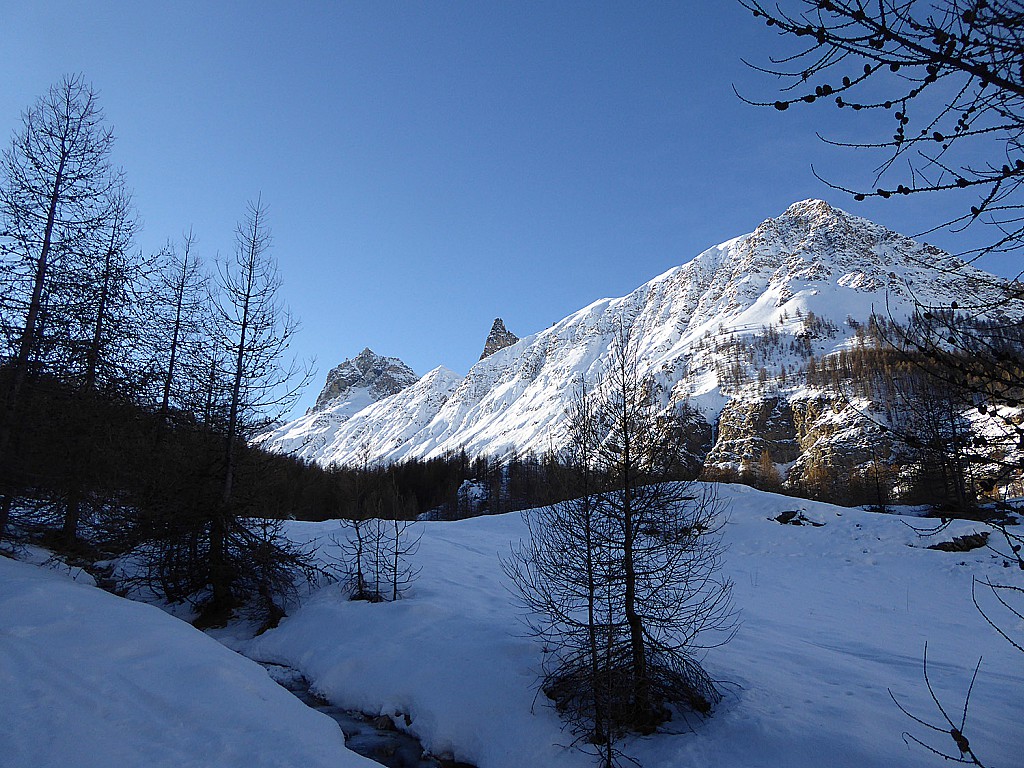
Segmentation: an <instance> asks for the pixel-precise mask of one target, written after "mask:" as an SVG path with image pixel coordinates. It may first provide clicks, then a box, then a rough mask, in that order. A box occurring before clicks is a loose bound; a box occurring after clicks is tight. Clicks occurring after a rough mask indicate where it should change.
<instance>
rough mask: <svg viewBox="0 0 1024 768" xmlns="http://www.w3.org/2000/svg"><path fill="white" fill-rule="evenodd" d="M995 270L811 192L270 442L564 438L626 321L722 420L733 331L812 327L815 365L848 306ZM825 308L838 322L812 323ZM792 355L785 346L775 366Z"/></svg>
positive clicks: (954, 287)
mask: <svg viewBox="0 0 1024 768" xmlns="http://www.w3.org/2000/svg"><path fill="white" fill-rule="evenodd" d="M954 267H955V271H954V270H953V268H954ZM992 280H994V278H992V277H991V276H988V275H985V273H982V272H981V271H979V270H976V269H974V268H973V267H970V266H968V265H965V264H963V263H962V262H960V261H959V260H957V259H956V258H954V257H952V256H949V255H948V254H945V253H943V252H941V251H939V250H937V249H936V248H934V247H932V246H929V245H922V244H918V243H916V242H914V241H913V240H910V239H909V238H906V237H903V236H902V235H898V234H896V233H893V232H891V231H889V230H886V229H885V228H883V227H880V226H878V225H876V224H872V223H871V222H869V221H866V220H865V219H861V218H858V217H856V216H852V215H850V214H848V213H845V212H843V211H840V210H837V209H834V208H832V207H830V206H829V205H828V204H827V203H824V202H822V201H820V200H807V201H803V202H800V203H795V204H794V205H792V206H791V207H790V208H789V209H788V210H787V211H786V212H785V213H784V214H783V215H782V216H780V217H778V218H776V219H769V220H767V221H765V222H764V223H763V224H761V225H760V226H759V227H758V228H757V229H756V230H755V231H754V232H753V233H751V234H749V235H745V236H743V237H739V238H735V239H733V240H730V241H728V242H726V243H723V244H722V245H719V246H716V247H714V248H710V249H708V250H707V251H705V252H704V253H702V254H700V255H699V256H697V257H696V258H695V259H693V260H692V261H690V262H688V263H687V264H684V265H683V266H680V267H676V268H673V269H671V270H669V271H667V272H665V273H664V274H662V275H660V276H658V277H656V278H654V279H653V280H651V281H650V282H648V283H646V284H645V285H643V286H641V287H640V288H638V289H637V290H636V291H634V292H633V293H631V294H629V295H628V296H625V297H622V298H618V299H604V300H601V301H597V302H595V303H593V304H591V305H590V306H588V307H585V308H584V309H581V310H580V311H578V312H576V313H575V314H573V315H570V316H569V317H567V318H565V319H564V320H562V321H560V322H558V323H556V324H555V325H553V326H551V327H550V328H547V329H545V330H543V331H541V332H540V333H537V334H534V335H533V336H528V337H526V338H524V339H521V340H520V341H519V342H517V343H516V344H513V345H512V346H509V347H507V348H505V349H502V350H499V351H498V352H496V353H494V354H493V355H490V356H488V357H485V358H484V359H483V360H481V361H480V362H479V363H477V364H476V365H474V366H473V368H471V369H470V371H469V372H468V373H467V375H466V376H465V378H463V379H462V380H461V381H458V383H457V386H454V387H453V384H454V383H455V379H454V378H453V377H452V376H451V375H446V376H443V377H440V376H438V377H435V380H434V382H433V386H429V387H428V386H422V387H420V388H419V389H418V390H417V396H418V397H419V398H420V399H418V400H415V401H413V400H411V399H410V398H409V394H410V390H406V391H404V392H402V393H399V395H396V396H394V397H395V398H403V400H402V403H403V406H402V407H401V408H399V407H397V400H396V401H395V402H394V403H390V404H389V400H392V398H386V399H384V400H382V401H380V402H379V403H375V404H374V405H373V406H371V407H370V408H367V409H364V410H363V411H361V412H360V413H359V414H358V415H359V416H361V417H363V418H360V419H358V420H357V419H355V418H352V419H348V420H347V421H345V423H333V422H331V423H325V422H322V421H318V420H316V419H313V420H311V419H310V418H309V417H308V416H307V417H304V418H303V419H300V420H298V421H297V422H293V423H292V424H289V425H286V426H284V427H282V428H280V429H279V430H277V431H276V432H275V433H273V434H272V435H271V436H269V438H268V441H267V443H266V445H267V446H268V447H270V448H272V449H275V450H281V451H288V452H295V453H297V454H299V455H301V456H303V457H305V458H311V459H316V460H318V461H321V462H323V463H331V462H338V463H343V464H344V463H354V462H356V461H357V459H358V458H359V457H368V458H369V459H370V460H371V461H394V460H398V459H401V458H403V457H407V456H418V457H427V456H436V455H440V454H442V453H443V452H445V451H457V450H459V449H462V448H465V449H466V450H467V452H469V453H470V454H471V455H473V454H481V453H490V454H492V455H496V456H501V455H504V454H506V453H509V452H524V451H527V450H533V451H536V452H538V453H542V452H544V451H545V450H547V449H548V448H551V447H555V448H557V447H559V445H560V444H561V440H562V428H561V421H562V418H563V413H564V410H565V405H566V403H567V402H568V400H569V398H570V397H571V395H572V392H573V390H574V388H575V386H576V385H577V382H578V381H579V379H580V377H583V378H585V379H587V380H588V381H591V382H593V381H594V380H595V379H596V378H597V377H598V376H599V374H600V372H601V371H602V370H603V368H604V366H605V364H606V361H607V359H608V354H609V349H610V347H611V344H612V339H613V337H614V334H615V332H616V329H617V328H618V327H619V326H620V324H621V326H622V327H623V328H625V329H627V330H628V331H629V332H630V333H631V334H632V336H633V337H634V338H635V339H636V340H637V347H638V348H637V352H638V355H639V358H640V361H641V367H642V368H643V370H644V371H646V372H650V373H652V374H653V375H654V376H655V378H656V379H657V380H658V382H659V384H660V385H661V389H662V391H663V398H664V400H665V402H666V404H667V403H668V402H669V401H670V400H675V401H678V400H683V399H690V400H691V401H692V402H693V403H694V404H695V405H697V406H698V407H700V408H701V409H702V411H703V412H704V414H705V416H706V418H707V419H708V420H709V421H713V420H714V418H715V417H716V416H717V414H718V413H719V412H720V411H721V409H722V407H723V406H724V405H725V403H727V402H728V401H729V399H730V398H732V397H734V396H736V395H737V392H736V391H735V388H733V389H728V388H726V387H725V385H724V382H723V380H722V371H723V365H724V362H725V361H726V359H727V355H726V353H725V352H724V351H723V349H724V347H723V345H726V344H728V343H729V341H730V340H734V339H735V338H743V337H754V336H758V335H761V334H763V333H764V331H765V328H766V327H767V326H772V327H773V329H774V330H776V331H777V332H778V333H780V334H781V335H782V337H783V338H784V339H791V340H795V339H800V338H804V339H807V340H808V342H809V345H810V347H809V350H808V351H807V353H806V354H805V355H804V356H802V357H799V358H797V359H789V360H788V362H789V364H790V365H792V364H794V363H795V364H801V363H803V362H805V361H806V355H807V354H810V353H813V354H815V355H817V356H820V355H822V354H826V353H828V352H831V351H834V350H837V349H840V348H842V347H843V346H844V345H846V344H848V343H849V342H850V339H851V337H852V336H853V334H854V328H853V326H852V325H851V324H848V322H847V321H848V318H849V319H853V320H855V321H859V322H865V321H867V319H868V317H869V316H870V315H871V313H872V312H873V311H875V312H878V313H882V314H891V315H892V317H893V318H894V319H901V318H903V317H905V316H906V315H908V314H909V313H910V312H911V310H912V308H913V306H914V301H915V299H916V300H917V301H919V302H922V303H924V304H935V303H947V304H948V303H949V302H950V301H953V300H956V301H959V302H960V303H961V304H963V303H964V302H965V301H966V300H968V299H969V298H971V297H974V296H978V295H979V293H980V294H982V296H983V295H984V293H985V291H986V290H991V288H990V287H989V288H986V286H985V283H990V282H991V281H992ZM982 296H979V298H981V297H982ZM812 315H813V317H816V318H817V319H818V321H819V322H820V323H822V324H823V329H824V330H821V329H815V328H814V327H813V326H812V325H810V324H809V320H810V318H811V317H812ZM785 362H787V360H786V358H785V356H784V355H783V356H781V357H778V358H777V359H775V360H774V362H773V363H772V364H771V365H773V366H774V367H775V368H778V366H780V365H781V364H783V363H785ZM773 370H774V368H773ZM642 372H643V371H642ZM421 383H423V382H421ZM406 410H407V411H408V414H409V415H403V414H404V413H405V412H406ZM396 420H397V422H398V423H396Z"/></svg>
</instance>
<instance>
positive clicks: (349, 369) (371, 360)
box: [312, 347, 419, 411]
mask: <svg viewBox="0 0 1024 768" xmlns="http://www.w3.org/2000/svg"><path fill="white" fill-rule="evenodd" d="M418 380H419V377H418V376H417V375H416V374H415V373H414V372H413V370H412V368H410V367H409V366H408V365H406V364H405V363H403V362H402V361H401V360H399V359H398V358H397V357H383V356H382V355H378V354H376V353H375V352H374V351H373V350H372V349H370V348H369V347H365V348H364V349H363V351H362V352H360V353H359V354H358V355H356V356H355V357H353V358H352V359H351V360H345V361H344V362H342V363H341V364H340V365H338V366H336V367H334V368H332V369H331V371H330V373H328V374H327V382H326V383H325V384H324V388H323V390H322V391H321V392H320V395H319V396H318V397H317V399H316V404H315V405H314V406H313V409H312V410H314V411H318V410H321V409H322V408H325V407H326V406H327V405H329V404H331V403H332V402H334V401H336V400H338V399H340V398H346V397H347V396H349V395H351V394H353V392H354V391H355V390H361V391H365V393H366V396H367V397H368V399H369V400H370V401H373V402H376V401H377V400H382V399H384V398H385V397H390V396H391V395H394V394H397V393H399V392H401V391H402V390H403V389H405V388H406V387H408V386H410V385H411V384H414V383H415V382H416V381H418Z"/></svg>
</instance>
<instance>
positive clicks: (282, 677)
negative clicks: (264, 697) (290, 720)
mask: <svg viewBox="0 0 1024 768" xmlns="http://www.w3.org/2000/svg"><path fill="white" fill-rule="evenodd" d="M259 663H260V664H261V665H262V666H263V667H264V668H265V669H266V670H267V672H268V674H269V675H270V677H271V678H273V679H274V681H275V682H277V683H278V684H279V685H281V686H282V687H283V688H285V689H286V690H288V691H290V692H291V693H292V694H294V695H295V697H296V698H297V699H298V700H299V701H301V702H302V703H303V704H305V705H306V706H307V707H310V708H311V709H315V710H316V711H317V712H321V713H323V714H325V715H327V716H328V717H330V718H331V719H333V720H334V721H335V722H336V723H337V724H338V725H339V726H340V727H341V730H342V732H343V733H344V734H345V746H346V747H348V748H349V749H351V750H352V751H353V752H356V753H357V754H360V755H362V756H363V757H368V758H370V759H371V760H374V761H375V762H378V763H380V764H381V765H385V766H387V767H388V768H476V767H475V766H473V765H471V764H470V763H462V762H459V761H457V760H453V759H448V758H445V757H443V756H441V757H437V756H435V755H431V754H428V753H427V752H426V751H425V750H424V749H423V745H422V744H421V743H420V742H419V740H418V739H417V738H416V737H415V736H413V735H411V734H409V733H406V732H404V731H400V730H398V728H397V727H396V726H395V724H394V722H393V721H392V720H391V718H389V717H388V716H387V715H380V716H377V717H373V716H371V715H367V714H365V713H363V712H358V711H354V710H349V709H343V708H342V707H337V706H335V705H333V704H331V703H330V702H329V701H326V700H325V699H324V698H323V697H322V696H319V695H318V694H316V693H314V692H313V691H312V690H310V684H309V681H308V680H307V679H306V678H305V677H304V676H303V675H302V673H301V672H299V671H298V670H297V669H293V668H292V667H288V666H285V665H282V664H274V663H272V662H265V661H261V662H259Z"/></svg>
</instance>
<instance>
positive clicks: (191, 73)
mask: <svg viewBox="0 0 1024 768" xmlns="http://www.w3.org/2000/svg"><path fill="white" fill-rule="evenodd" d="M0 28H2V30H3V33H2V35H0V70H2V71H3V72H4V76H3V79H2V83H0V132H6V134H7V135H10V133H12V132H13V131H14V130H15V129H16V128H17V127H18V125H19V122H20V118H19V116H20V113H21V111H22V110H23V109H24V108H25V107H26V106H28V105H29V104H31V103H32V102H33V101H34V100H35V99H36V98H37V97H38V96H39V95H40V94H42V93H44V92H45V91H46V89H47V88H48V87H49V86H50V85H51V84H52V83H54V82H56V81H57V80H59V78H60V77H61V76H62V75H63V74H65V73H68V72H81V73H84V74H85V76H86V78H87V79H89V80H90V81H91V82H92V83H93V84H94V86H95V87H96V89H97V90H98V91H99V92H100V95H101V103H102V105H103V107H104V109H105V111H106V114H107V118H108V121H109V122H110V123H111V124H112V125H113V126H114V129H115V133H116V135H117V137H118V138H117V145H116V149H115V161H116V162H117V163H119V164H120V165H122V166H123V167H124V170H125V172H126V174H127V178H128V181H129V185H130V186H131V187H132V188H133V189H134V193H135V202H136V205H137V207H138V209H139V212H140V214H141V218H142V220H143V223H144V229H143V231H142V233H141V235H140V237H139V239H138V244H139V246H140V247H142V248H145V249H146V250H155V249H157V248H159V247H160V246H161V245H162V244H163V243H165V242H166V241H167V239H168V238H171V239H173V238H179V237H180V236H181V234H182V232H183V231H185V230H187V229H188V228H189V227H190V226H191V227H193V228H194V230H195V232H196V234H197V235H198V238H199V249H200V252H201V254H202V255H203V256H204V257H205V258H207V259H208V260H212V259H213V258H214V257H216V256H217V254H218V253H219V254H221V255H226V254H228V253H230V252H231V250H232V247H233V241H232V235H233V231H234V227H235V224H236V222H237V221H238V219H239V218H240V217H241V216H242V215H243V213H244V210H245V204H246V201H247V200H249V199H255V198H256V196H257V195H258V194H262V197H263V200H264V201H265V202H266V203H267V204H268V206H269V222H270V226H271V228H272V230H273V233H274V248H273V253H274V255H275V257H276V258H277V259H278V260H279V262H280V266H281V270H282V273H283V275H284V280H285V285H284V297H285V300H286V301H287V303H288V304H289V305H290V307H291V308H292V310H293V311H294V313H295V314H296V315H298V316H299V317H300V318H301V320H302V323H303V330H302V331H301V333H300V336H299V340H298V343H297V344H296V346H295V351H296V353H297V354H298V355H299V356H301V357H311V356H315V357H316V358H317V367H318V368H319V374H318V376H317V379H316V380H315V382H314V383H313V384H312V385H311V386H310V387H309V391H307V392H306V394H305V396H304V397H303V400H302V402H301V403H300V406H299V408H300V409H302V408H304V407H305V406H307V405H309V404H311V403H312V401H313V399H315V397H316V393H317V390H318V389H319V386H320V384H322V381H323V377H324V376H325V375H326V373H327V370H328V369H329V368H330V367H332V366H333V365H335V364H336V363H337V362H339V361H340V360H342V359H344V358H346V357H351V356H354V355H355V354H357V353H358V352H359V351H360V350H361V349H362V348H363V347H364V346H369V347H371V348H372V349H373V350H374V351H376V352H378V353H381V354H387V355H393V356H397V357H400V358H402V359H403V360H405V361H406V362H407V363H408V364H409V365H411V366H412V367H413V368H414V369H415V370H416V372H417V373H421V374H422V373H425V372H426V371H428V370H430V369H431V368H433V367H434V366H436V365H439V364H444V365H447V366H448V367H450V368H453V369H454V370H456V371H458V372H460V373H465V371H466V370H467V369H468V368H469V367H470V366H471V365H472V363H473V362H475V361H476V358H477V357H478V355H479V354H480V350H481V349H482V346H483V342H484V339H485V337H486V335H487V332H488V330H489V329H490V325H491V322H492V320H493V319H494V317H496V316H501V317H503V318H504V320H505V323H506V325H507V326H508V328H509V329H510V330H512V331H513V332H515V333H517V334H518V335H520V336H524V335H527V334H529V333H533V332H536V331H539V330H541V329H543V328H544V327H546V326H548V325H550V324H551V323H553V322H555V321H556V320H559V319H560V318H562V317H564V316H565V315H567V314H569V313H570V312H573V311H574V310H576V309H579V308H580V307H582V306H584V305H586V304H589V303H590V302H591V301H594V300H596V299H599V298H602V297H606V296H618V295H622V294H625V293H628V292H629V291H630V290H632V289H633V288H635V287H637V286H638V285H640V284H641V283H643V282H645V281H646V280H648V279H650V278H651V277H653V276H655V275H657V274H659V273H661V272H663V271H664V270H666V269H668V268H669V267H671V266H674V265H677V264H681V263H683V262H685V261H687V260H689V259H690V258H692V257H693V256H694V255H696V254H697V253H698V252H700V251H702V250H703V249H705V248H707V247H709V246H711V245H714V244H716V243H718V242H721V241H723V240H726V239H729V238H731V237H734V236H736V235H740V234H743V233H746V232H749V231H751V230H752V229H753V228H754V227H756V226H757V224H758V223H759V222H761V221H762V220H763V219H765V218H767V217H769V216H774V215H778V214H779V213H781V212H782V211H783V210H785V208H786V207H787V206H788V205H789V204H790V203H792V202H794V201H796V200H800V199H804V198H807V197H821V198H824V199H826V200H829V201H830V202H831V203H833V204H835V205H838V206H840V207H843V208H845V209H847V210H850V211H851V212H854V213H858V214H860V215H864V216H867V217H868V218H871V219H873V220H875V221H878V222H879V223H882V224H885V225H886V226H889V227H891V228H893V229H896V230H898V231H902V232H905V233H907V234H914V233H916V232H919V231H922V230H924V229H927V228H928V227H930V226H931V225H932V224H934V223H937V222H938V221H939V217H941V216H942V215H943V213H944V210H947V208H946V206H948V205H950V204H951V203H952V201H949V200H947V199H935V200H914V199H910V200H898V201H889V202H887V203H872V202H866V203H855V202H853V201H852V200H850V199H849V198H846V197H845V196H843V195H841V194H839V193H834V192H832V191H830V190H829V189H828V188H827V187H825V186H824V185H823V184H822V183H821V182H819V181H818V180H817V179H815V178H814V176H813V175H812V173H811V170H810V169H811V165H812V164H813V165H814V167H815V168H816V169H818V171H819V172H820V173H823V174H824V175H826V176H827V177H829V178H833V179H835V180H837V181H842V182H848V183H849V184H851V185H856V184H866V185H870V182H871V178H872V175H871V168H872V167H873V164H874V163H873V161H876V160H877V158H869V157H863V156H862V155H861V154H860V153H852V152H849V151H841V150H835V149H831V148H829V147H827V146H825V145H824V144H823V143H822V142H821V141H820V140H819V139H818V138H817V136H816V135H815V131H816V130H818V131H821V132H823V133H825V134H826V135H829V136H831V137H835V138H849V137H852V136H854V135H856V134H855V131H861V130H864V128H863V127H862V125H861V124H853V123H851V122H850V120H852V113H850V112H849V110H846V111H844V112H842V113H840V112H838V111H837V110H834V109H827V108H825V109H820V108H817V107H816V108H813V109H806V110H802V109H797V108H793V109H791V110H789V111H787V112H786V113H784V114H782V113H778V112H776V111H775V110H771V109H757V108H755V107H751V106H748V105H746V104H744V103H742V102H741V101H740V100H739V99H738V98H737V97H736V96H735V94H734V93H733V87H734V86H735V87H737V88H739V89H740V90H741V92H743V93H744V94H746V95H749V96H752V97H759V98H762V99H764V100H768V101H770V100H774V98H776V95H775V90H774V85H773V83H772V82H771V81H770V80H768V79H766V78H765V77H764V76H762V75H758V74H757V73H755V72H753V71H751V70H750V69H748V68H747V67H745V66H744V64H743V63H742V59H744V58H747V59H750V60H753V61H755V62H759V63H764V62H765V61H766V59H767V56H768V55H769V53H770V52H772V51H773V50H774V51H778V50H779V48H778V45H779V43H778V40H777V38H776V36H775V35H774V34H773V33H772V31H771V30H767V29H766V28H765V27H764V26H763V25H759V24H758V23H757V22H756V21H755V20H754V19H753V18H752V17H751V16H750V15H749V14H748V13H747V12H746V11H744V10H743V9H742V8H741V7H740V6H739V5H738V3H734V2H733V1H732V0H714V2H691V1H687V0H683V1H680V2H651V3H604V2H555V1H553V2H543V3H542V2H507V3H497V2H487V1H480V0H477V1H473V2H431V3H426V2H369V1H367V2H358V3H356V2H326V1H325V2H301V3H271V2H263V1H262V0H252V1H250V2H186V1H182V2H174V3H156V2H149V1H148V0H137V1H136V2H102V1H100V0H91V1H90V2H88V3H83V2H57V1H55V0H47V1H42V0H41V1H40V2H31V3H27V2H23V1H22V2H18V1H15V0H0ZM858 119H862V120H863V121H864V123H863V125H864V126H866V127H868V128H870V121H871V120H872V119H873V118H872V117H871V116H864V117H862V118H861V117H858ZM883 127H887V126H883ZM882 135H884V134H882ZM4 141H5V143H6V139H4ZM948 210H953V209H952V208H949V209H948ZM927 239H928V240H929V241H931V242H934V243H936V244H938V245H940V246H942V247H945V248H947V249H950V250H958V249H960V248H962V247H963V246H964V245H965V243H966V241H965V240H964V239H963V236H956V235H949V234H941V233H940V234H935V235H929V236H928V238H927ZM980 266H983V267H986V268H988V269H991V270H993V271H996V272H998V273H1000V274H1010V273H1012V272H1013V271H1014V269H1013V265H1012V264H1011V263H1009V262H1004V263H998V262H987V263H986V262H982V263H981V264H980Z"/></svg>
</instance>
